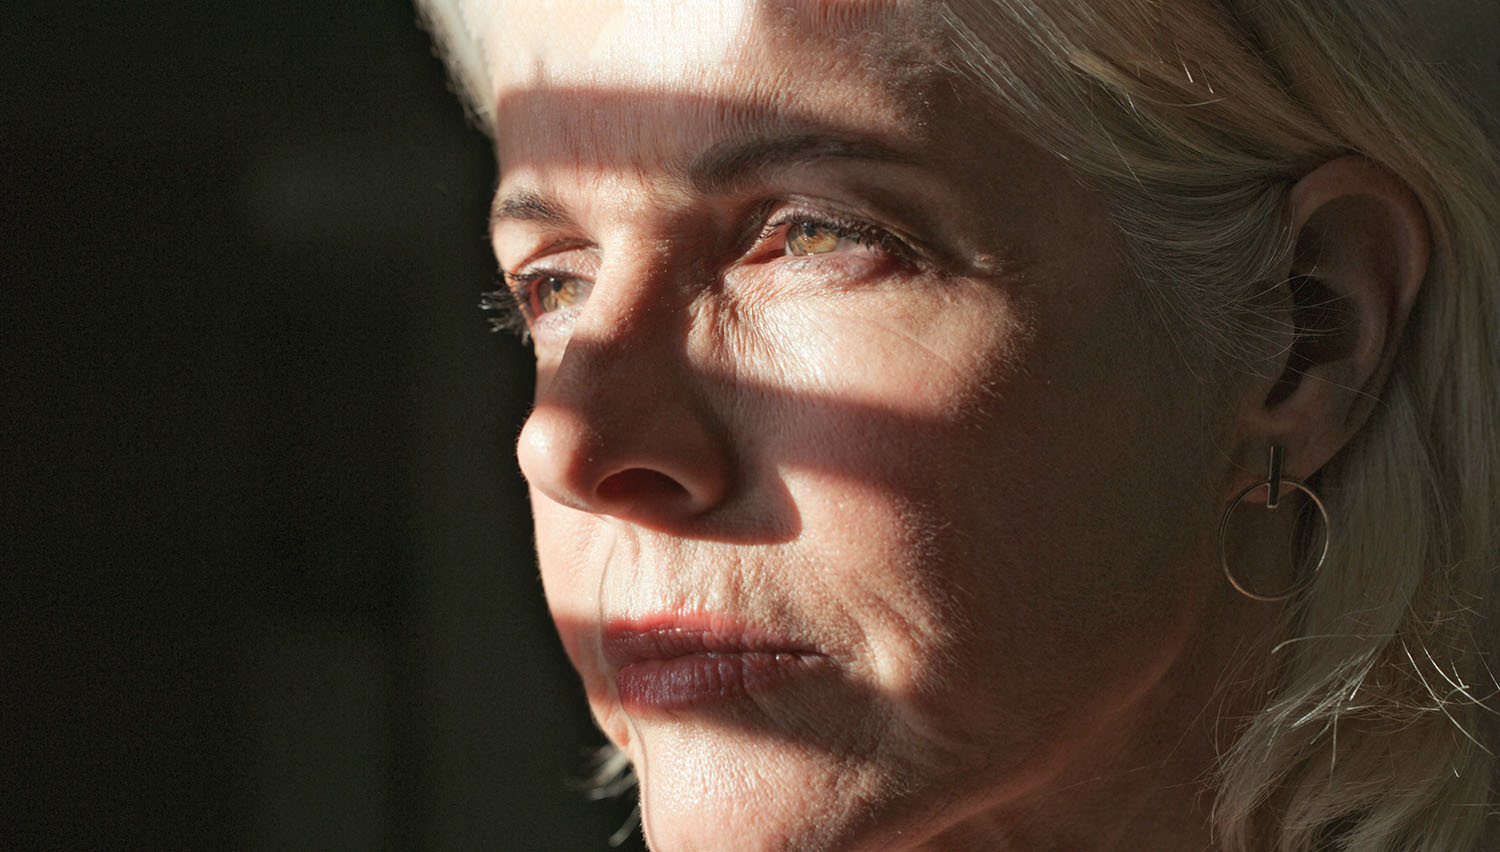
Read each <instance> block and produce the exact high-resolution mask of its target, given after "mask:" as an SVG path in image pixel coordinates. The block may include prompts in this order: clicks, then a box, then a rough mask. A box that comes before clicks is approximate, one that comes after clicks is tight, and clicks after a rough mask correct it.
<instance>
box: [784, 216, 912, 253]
mask: <svg viewBox="0 0 1500 852" xmlns="http://www.w3.org/2000/svg"><path fill="white" fill-rule="evenodd" d="M761 240H762V241H764V242H765V243H767V246H768V248H770V249H771V251H772V253H773V255H774V254H780V255H781V256H783V257H810V256H815V255H823V254H843V253H860V254H865V255H887V256H890V257H891V258H893V259H903V258H905V257H906V256H907V254H906V252H905V250H904V247H903V245H902V244H901V242H900V240H898V239H896V238H895V237H893V236H892V235H891V234H890V233H889V232H887V231H885V230H883V229H881V228H878V227H876V226H874V225H869V224H865V223H861V222H854V221H844V220H841V219H835V218H828V217H824V216H822V215H812V214H808V213H792V214H790V215H787V216H784V217H781V218H778V219H773V220H772V221H771V222H769V223H767V224H766V226H765V229H764V230H763V232H762V233H761Z"/></svg>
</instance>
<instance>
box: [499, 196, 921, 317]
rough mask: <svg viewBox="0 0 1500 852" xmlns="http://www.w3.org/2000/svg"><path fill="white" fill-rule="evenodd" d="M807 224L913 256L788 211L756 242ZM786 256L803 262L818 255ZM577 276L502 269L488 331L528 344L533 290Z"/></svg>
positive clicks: (891, 241) (825, 219) (872, 236)
mask: <svg viewBox="0 0 1500 852" xmlns="http://www.w3.org/2000/svg"><path fill="white" fill-rule="evenodd" d="M806 225H812V226H815V227H817V228H822V229H824V230H827V231H828V232H829V233H831V234H833V235H834V236H836V237H838V238H839V239H847V240H851V241H853V242H854V243H856V244H858V245H861V246H866V247H868V248H872V249H877V250H879V251H883V252H886V253H888V254H889V255H890V256H891V257H892V258H893V259H895V260H897V261H898V262H910V261H911V260H912V258H913V256H914V253H913V251H912V249H911V247H910V246H909V245H907V244H906V243H905V242H903V241H902V240H901V239H900V238H898V237H896V236H895V235H894V234H892V233H891V232H890V231H887V230H886V229H884V228H881V227H878V226H875V225H872V224H869V223H868V222H861V221H858V220H854V219H845V218H843V217H838V216H829V215H827V214H821V213H810V212H807V211H804V210H794V211H790V212H788V213H785V214H783V215H781V216H778V217H776V218H774V219H771V220H769V221H767V222H766V223H765V224H764V225H763V226H761V229H760V233H759V235H758V236H757V238H756V240H755V243H756V245H760V244H761V243H764V242H765V241H767V240H770V239H773V238H774V237H775V236H776V235H777V232H778V231H779V232H782V233H783V235H784V234H785V233H786V232H787V231H789V230H790V229H791V228H792V227H794V226H806ZM785 246H786V242H785V237H783V241H782V248H783V249H785ZM786 256H788V257H793V258H795V259H797V260H803V259H806V258H809V257H817V256H818V255H817V254H809V255H786ZM576 277H577V276H576V275H574V274H573V273H570V272H566V271H564V270H557V269H547V268H538V269H532V270H528V271H526V272H506V271H505V270H503V269H502V270H500V271H499V273H498V275H497V276H496V287H495V289H494V290H491V291H489V292H485V293H482V294H480V300H479V308H480V310H483V311H487V312H490V313H491V316H490V317H489V318H488V319H489V325H490V330H491V331H495V332H507V333H510V334H515V335H517V336H519V337H520V338H521V340H522V342H527V341H528V340H529V339H530V336H531V326H532V323H533V322H534V321H535V320H536V317H533V316H530V311H529V309H528V307H527V305H528V304H529V302H530V294H531V292H532V289H533V288H534V287H535V286H536V285H537V284H538V283H539V282H541V281H544V280H546V279H549V278H562V279H567V278H576Z"/></svg>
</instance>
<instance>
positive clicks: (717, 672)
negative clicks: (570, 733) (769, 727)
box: [615, 651, 821, 711]
mask: <svg viewBox="0 0 1500 852" xmlns="http://www.w3.org/2000/svg"><path fill="white" fill-rule="evenodd" d="M819 659H821V657H820V656H819V655H813V654H799V653H790V652H773V651H737V652H728V653H725V652H711V653H698V654H686V655H684V656H680V657H672V658H670V659H664V660H663V659H653V660H642V661H640V662H636V663H630V664H628V665H625V666H622V667H620V669H619V672H618V673H617V674H616V675H615V685H616V686H617V687H618V688H619V691H620V703H621V704H623V705H624V706H625V708H626V709H627V710H632V711H651V710H656V711H673V710H691V709H695V708H703V707H709V706H713V705H716V704H724V703H728V702H733V701H737V700H740V699H743V698H746V697H749V696H753V695H764V694H765V693H767V692H770V691H772V690H775V689H777V688H779V687H781V686H783V685H785V684H786V683H787V682H789V681H790V680H792V679H793V678H795V677H797V676H799V675H804V674H809V673H811V672H812V671H813V670H814V669H815V668H817V661H818V660H819Z"/></svg>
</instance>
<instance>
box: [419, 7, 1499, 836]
mask: <svg viewBox="0 0 1500 852" xmlns="http://www.w3.org/2000/svg"><path fill="white" fill-rule="evenodd" d="M1376 5H1377V4H1374V3H1371V2H1369V0H1361V2H1358V3H1356V2H1353V0H1346V2H1332V1H1331V0H1319V2H1311V0H1257V2H1253V3H1252V2H1209V0H1169V1H1168V2H1159V0H1153V1H1152V2H1147V0H1130V1H1129V2H1123V0H1110V2H1103V0H962V2H961V0H951V2H948V3H939V2H913V3H900V2H858V0H848V1H847V2H814V0H805V1H804V0H781V2H772V0H763V2H745V3H680V4H678V3H647V4H638V3H620V2H593V3H577V2H570V3H556V4H537V3H527V2H513V3H505V2H500V3H484V2H478V0H476V2H464V0H459V2H456V3H454V4H451V5H450V4H445V3H437V2H434V3H432V4H431V5H430V6H429V7H428V8H427V14H428V16H429V19H430V22H431V25H432V27H433V29H434V31H435V32H436V33H437V34H438V37H439V40H440V43H441V44H442V45H443V46H444V48H445V51H446V53H447V56H448V57H449V59H450V62H451V64H452V66H453V68H454V70H455V79H456V80H457V81H459V83H460V84H461V86H462V88H463V91H464V93H465V95H466V97H467V99H468V102H469V104H470V106H471V108H472V109H473V110H474V112H475V114H476V116H477V117H478V118H479V119H480V120H481V122H482V124H483V126H484V127H485V128H486V129H487V130H488V131H489V132H490V133H491V134H493V136H494V138H495V145H496V153H497V157H498V161H499V166H500V182H499V189H498V192H497V196H496V201H495V205H494V212H493V217H492V221H491V236H492V240H493V243H494V248H495V253H496V256H497V258H498V260H499V263H500V266H501V267H502V269H503V272H504V284H505V286H504V287H503V288H502V289H501V291H500V292H499V293H497V294H495V295H494V296H492V297H491V298H490V300H489V302H488V303H489V305H490V306H491V307H502V308H508V309H509V312H510V314H511V317H510V319H508V320H506V322H509V323H512V324H515V325H516V327H517V328H519V329H520V330H522V331H523V333H525V334H526V335H528V336H529V338H530V340H531V341H532V343H533V345H534V347H535V352H536V358H537V370H538V380H537V397H536V405H535V408H534V410H533V412H532V413H531V415H530V417H529V418H528V420H527V422H526V425H525V427H524V429H523V430H522V432H521V435H520V441H519V448H518V453H519V458H520V463H521V469H522V471H523V473H524V474H525V476H526V478H527V480H528V482H529V483H530V488H531V497H532V502H533V507H534V514H535V522H536V535H537V545H538V550H539V554H540V562H541V569H542V576H543V580H544V585H545V588H546V593H547V597H548V602H549V606H550V607H551V609H552V612H553V615H554V618H555V620H556V622H557V626H558V629H559V632H560V634H561V636H562V639H563V642H564V645H565V646H566V648H567V651H568V653H569V656H570V658H571V659H572V661H573V663H574V665H575V666H576V667H577V668H578V671H579V672H580V674H581V676H582V678H583V681H584V685H585V687H586V690H587V693H588V696H589V700H590V703H591V706H592V709H593V712H594V714H595V716H596V718H597V719H598V721H599V724H600V726H601V727H602V728H603V730H604V733H605V734H606V735H607V736H608V737H609V738H610V740H611V741H612V742H613V743H614V744H616V745H617V746H618V747H619V748H620V749H621V750H622V752H623V754H624V755H625V756H626V757H627V758H628V760H629V762H630V764H632V766H633V768H634V770H635V773H636V774H637V776H638V777H639V779H640V785H641V801H642V813H643V816H644V828H645V832H646V835H647V839H648V842H649V843H650V844H651V845H652V847H653V848H654V849H657V850H660V852H678V851H679V850H699V849H702V850H761V849H797V850H835V849H836V850H867V849H890V850H898V849H899V850H907V849H912V850H915V849H943V850H968V849H983V850H994V849H1019V850H1038V849H1069V850H1096V849H1133V850H1134V849H1149V850H1202V849H1226V850H1252V849H1253V850H1266V849H1277V850H1315V849H1356V850H1386V849H1401V850H1419V849H1420V850H1431V852H1437V850H1444V852H1452V850H1479V849H1496V848H1500V833H1497V831H1500V829H1497V826H1496V823H1497V817H1496V811H1497V798H1496V792H1495V790H1496V786H1497V777H1496V762H1495V759H1494V757H1493V756H1492V754H1493V752H1494V751H1495V748H1496V746H1497V745H1500V737H1497V726H1496V724H1495V714H1496V711H1497V705H1496V700H1495V697H1494V696H1495V691H1496V681H1495V676H1494V675H1493V673H1492V672H1491V668H1494V666H1493V663H1492V662H1489V660H1491V659H1492V658H1490V657H1487V656H1486V655H1490V654H1493V653H1495V651H1496V647H1495V646H1496V638H1497V635H1500V622H1497V607H1500V595H1497V589H1496V586H1495V577H1496V574H1497V568H1496V566H1497V564H1500V550H1497V546H1500V518H1497V505H1500V501H1497V499H1496V496H1497V494H1500V441H1497V412H1500V392H1497V382H1496V376H1500V346H1497V340H1500V287H1497V282H1500V246H1497V241H1496V238H1495V234H1496V233H1500V204H1497V201H1496V199H1497V188H1500V179H1497V177H1496V175H1497V169H1496V157H1495V148H1494V145H1493V143H1492V142H1491V141H1489V140H1487V139H1486V138H1485V136H1484V135H1483V133H1482V132H1481V131H1480V130H1479V129H1478V128H1477V127H1476V126H1475V124H1474V122H1473V120H1472V119H1471V118H1470V117H1469V116H1468V115H1467V114H1466V113H1465V112H1464V110H1463V109H1462V108H1461V107H1460V106H1458V105H1457V103H1456V102H1455V101H1454V100H1453V98H1451V97H1450V96H1449V95H1448V94H1446V90H1445V89H1444V88H1443V87H1442V86H1441V85H1440V84H1439V83H1438V82H1437V81H1436V79H1435V77H1434V70H1433V68H1431V67H1429V66H1428V65H1425V64H1422V63H1418V62H1416V61H1414V60H1413V59H1411V58H1410V57H1409V56H1408V55H1407V54H1406V48H1405V46H1404V43H1403V41H1404V40H1403V38H1402V37H1401V35H1400V34H1401V33H1402V30H1401V29H1399V28H1398V25H1397V24H1396V23H1394V22H1393V19H1392V18H1391V17H1390V16H1389V15H1387V14H1385V13H1384V12H1383V11H1382V10H1381V9H1379V8H1376ZM1289 551H1290V552H1291V554H1292V558H1291V559H1290V560H1289V559H1288V557H1287V555H1288V552H1289Z"/></svg>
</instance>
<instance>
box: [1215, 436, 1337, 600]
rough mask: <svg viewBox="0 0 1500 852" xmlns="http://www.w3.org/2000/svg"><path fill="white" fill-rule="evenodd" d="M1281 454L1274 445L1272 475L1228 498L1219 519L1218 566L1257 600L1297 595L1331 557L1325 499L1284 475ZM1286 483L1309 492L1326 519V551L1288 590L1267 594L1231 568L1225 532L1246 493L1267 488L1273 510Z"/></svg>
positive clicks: (1330, 529) (1268, 503)
mask: <svg viewBox="0 0 1500 852" xmlns="http://www.w3.org/2000/svg"><path fill="white" fill-rule="evenodd" d="M1282 454H1283V452H1282V447H1281V445H1280V444H1272V445H1271V472H1270V475H1269V476H1267V477H1266V478H1265V479H1262V480H1261V481H1259V482H1256V483H1252V484H1251V485H1249V486H1246V488H1245V490H1243V491H1241V492H1240V493H1238V494H1236V495H1235V496H1234V499H1233V500H1230V501H1229V506H1228V507H1227V508H1225V509H1224V517H1223V519H1222V520H1220V521H1219V566H1220V567H1221V568H1223V569H1224V576H1225V577H1226V578H1228V579H1229V585H1231V586H1234V589H1235V591H1237V592H1239V593H1240V594H1242V595H1244V596H1245V597H1247V598H1252V599H1254V600H1258V601H1284V600H1286V599H1287V598H1290V597H1292V596H1293V595H1296V594H1297V593H1298V592H1301V591H1302V590H1303V589H1305V588H1307V586H1308V585H1310V584H1311V583H1312V580H1313V577H1315V576H1317V573H1318V570H1319V569H1321V568H1322V567H1323V560H1325V559H1327V558H1328V543H1329V541H1330V540H1332V538H1333V524H1332V522H1331V521H1329V519H1328V509H1326V508H1324V506H1323V501H1322V500H1319V499H1318V495H1317V494H1315V493H1313V490H1312V489H1311V488H1308V487H1307V486H1306V485H1304V484H1303V483H1301V482H1298V481H1297V480H1295V479H1282V478H1281V457H1282ZM1283 485H1290V486H1292V487H1293V488H1295V489H1297V490H1298V491H1301V492H1302V493H1303V494H1306V495H1307V499H1309V500H1311V501H1312V504H1313V505H1314V506H1316V507H1317V509H1318V514H1319V515H1321V516H1322V518H1323V531H1324V534H1323V551H1322V552H1321V553H1319V554H1318V562H1317V564H1315V565H1313V568H1312V571H1310V572H1308V575H1307V577H1306V578H1304V579H1302V580H1299V581H1297V582H1295V583H1293V584H1292V586H1291V588H1289V589H1287V590H1285V591H1282V592H1278V593H1276V594H1270V595H1264V594H1261V593H1259V592H1255V591H1251V589H1250V588H1249V587H1248V586H1246V585H1245V584H1243V583H1241V582H1240V581H1239V579H1238V578H1236V577H1235V576H1234V571H1232V570H1230V568H1229V557H1228V554H1227V552H1226V548H1225V545H1224V533H1225V531H1226V530H1228V529H1229V516H1230V515H1231V514H1233V513H1234V510H1235V507H1237V506H1239V505H1240V502H1241V501H1243V500H1244V499H1245V495H1247V494H1249V493H1250V492H1251V491H1254V490H1255V489H1257V488H1261V487H1265V488H1266V489H1267V496H1266V508H1267V509H1269V510H1271V511H1275V509H1276V508H1277V507H1278V506H1279V505H1281V486H1283Z"/></svg>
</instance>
